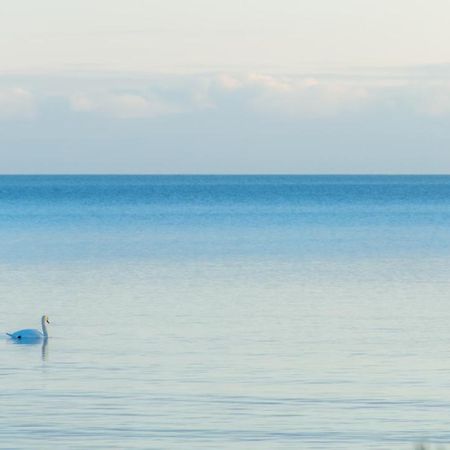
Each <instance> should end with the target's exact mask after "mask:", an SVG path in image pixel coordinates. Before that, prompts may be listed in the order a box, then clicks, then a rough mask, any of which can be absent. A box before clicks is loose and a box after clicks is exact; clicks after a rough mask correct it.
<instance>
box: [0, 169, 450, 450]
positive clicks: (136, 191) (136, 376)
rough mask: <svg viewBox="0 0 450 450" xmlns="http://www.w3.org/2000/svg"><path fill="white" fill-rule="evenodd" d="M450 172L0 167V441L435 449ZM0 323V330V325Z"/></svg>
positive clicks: (19, 444)
mask: <svg viewBox="0 0 450 450" xmlns="http://www.w3.org/2000/svg"><path fill="white" fill-rule="evenodd" d="M449 225H450V177H446V176H390V177H387V176H298V177H297V176H56V177H55V176H3V177H0V238H1V239H0V330H3V331H4V332H6V331H14V330H16V329H19V328H24V327H38V326H39V319H40V316H41V315H42V314H44V313H46V314H48V315H49V316H50V320H51V322H52V323H51V325H50V334H51V338H50V339H49V341H48V343H47V345H17V344H14V343H11V342H10V341H8V339H6V338H5V337H1V338H0V383H1V386H2V388H1V389H0V448H7V449H37V450H39V449H54V448H64V449H80V448H89V449H129V448H130V449H241V450H247V449H248V450H250V449H258V450H259V449H261V450H264V449H300V448H301V449H324V448H333V449H346V450H347V449H355V450H356V449H380V450H381V449H412V448H413V447H414V445H415V444H418V443H427V442H428V443H434V444H436V445H437V444H447V443H450V431H449V427H448V411H449V410H450V389H449V388H450V357H449V355H450V327H449V326H448V324H449V322H450V303H449V301H448V299H449V292H450V282H449V279H450V277H449V267H450V264H449V263H450V226H449ZM3 331H2V332H3Z"/></svg>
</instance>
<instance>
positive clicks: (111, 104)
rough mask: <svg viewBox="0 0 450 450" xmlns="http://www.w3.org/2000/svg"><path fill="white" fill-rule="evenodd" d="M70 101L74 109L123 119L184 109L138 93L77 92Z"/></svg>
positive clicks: (171, 112)
mask: <svg viewBox="0 0 450 450" xmlns="http://www.w3.org/2000/svg"><path fill="white" fill-rule="evenodd" d="M69 101H70V105H71V108H72V110H73V111H77V112H98V113H100V114H104V115H108V116H111V117H116V118H122V119H136V118H145V117H148V118H152V117H157V116H164V115H168V114H177V113H180V112H181V111H182V108H181V107H180V106H178V105H176V104H173V103H170V102H168V101H164V100H161V99H158V98H155V97H148V96H147V97H146V96H143V95H137V94H110V93H107V94H102V95H97V96H95V95H94V96H89V95H84V94H82V95H80V94H77V95H74V96H71V97H70V100H69Z"/></svg>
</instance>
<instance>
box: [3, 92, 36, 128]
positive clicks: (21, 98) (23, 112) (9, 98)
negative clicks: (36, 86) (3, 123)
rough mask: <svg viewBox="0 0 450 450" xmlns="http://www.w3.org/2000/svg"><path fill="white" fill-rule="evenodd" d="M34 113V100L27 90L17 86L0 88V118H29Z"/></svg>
mask: <svg viewBox="0 0 450 450" xmlns="http://www.w3.org/2000/svg"><path fill="white" fill-rule="evenodd" d="M35 113H36V102H35V99H34V96H33V95H32V94H31V93H30V92H29V91H27V90H25V89H22V88H18V87H11V88H4V89H0V119H3V120H5V119H24V118H31V117H33V116H34V115H35Z"/></svg>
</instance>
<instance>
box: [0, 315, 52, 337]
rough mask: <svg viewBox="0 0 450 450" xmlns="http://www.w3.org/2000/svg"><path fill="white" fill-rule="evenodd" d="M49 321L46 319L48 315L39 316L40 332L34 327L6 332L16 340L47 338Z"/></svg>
mask: <svg viewBox="0 0 450 450" xmlns="http://www.w3.org/2000/svg"><path fill="white" fill-rule="evenodd" d="M49 323H50V321H49V320H48V316H45V315H44V316H42V318H41V324H42V332H40V331H39V330H35V329H30V328H27V329H25V330H19V331H16V332H15V333H6V334H7V335H8V336H9V337H11V339H14V340H16V341H23V340H34V341H36V340H40V339H47V338H48V332H47V324H49Z"/></svg>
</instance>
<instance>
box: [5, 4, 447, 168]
mask: <svg viewBox="0 0 450 450" xmlns="http://www.w3.org/2000/svg"><path fill="white" fill-rule="evenodd" d="M448 17H450V2H449V1H448V0H445V1H444V0H428V1H424V0H408V1H407V0H339V1H336V0H314V1H312V0H309V1H306V0H277V1H275V0H258V1H254V0H227V1H226V2H225V1H223V0H222V1H216V0H164V1H161V0H158V1H156V0H126V1H124V0H90V1H87V0H77V1H76V2H75V1H69V0H40V1H39V2H36V1H35V0H15V1H14V2H2V3H1V4H0V55H1V58H0V173H4V174H13V173H308V174H309V173H448V172H449V171H450V126H449V125H450V45H449V43H450V27H448Z"/></svg>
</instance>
